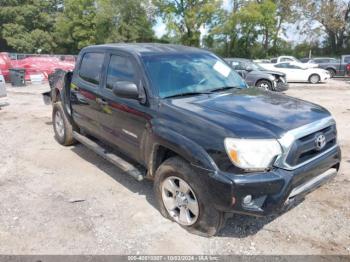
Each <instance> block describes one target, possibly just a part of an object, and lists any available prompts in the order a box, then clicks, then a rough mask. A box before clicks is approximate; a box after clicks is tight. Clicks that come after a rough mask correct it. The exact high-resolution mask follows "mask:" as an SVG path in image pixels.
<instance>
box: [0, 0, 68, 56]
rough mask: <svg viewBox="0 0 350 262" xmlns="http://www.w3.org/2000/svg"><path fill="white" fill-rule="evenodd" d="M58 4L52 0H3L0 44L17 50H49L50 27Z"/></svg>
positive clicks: (54, 46)
mask: <svg viewBox="0 0 350 262" xmlns="http://www.w3.org/2000/svg"><path fill="white" fill-rule="evenodd" d="M61 7H62V3H61V1H56V0H3V1H1V8H0V30H1V31H0V44H2V48H4V49H7V48H12V49H14V50H17V51H19V52H38V51H41V52H52V51H53V50H54V49H55V48H56V44H55V43H54V41H53V37H52V31H53V27H54V23H55V18H56V15H57V13H58V12H59V11H60V8H61Z"/></svg>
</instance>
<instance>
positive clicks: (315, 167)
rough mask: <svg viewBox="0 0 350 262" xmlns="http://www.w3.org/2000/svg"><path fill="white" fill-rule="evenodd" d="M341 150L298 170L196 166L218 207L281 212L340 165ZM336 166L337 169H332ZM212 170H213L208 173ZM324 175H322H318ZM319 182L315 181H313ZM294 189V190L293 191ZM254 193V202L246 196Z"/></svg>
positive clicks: (258, 212)
mask: <svg viewBox="0 0 350 262" xmlns="http://www.w3.org/2000/svg"><path fill="white" fill-rule="evenodd" d="M340 160H341V151H340V148H339V147H336V148H335V149H334V150H332V151H330V152H328V153H327V154H325V155H323V156H321V157H319V158H317V159H316V160H314V161H312V162H310V163H308V164H306V165H304V166H302V167H300V168H297V169H295V170H284V169H281V168H274V169H273V170H271V171H269V172H259V173H247V174H244V175H235V174H230V173H225V172H215V173H210V172H209V171H205V170H203V169H201V168H198V167H197V168H196V169H197V170H196V171H197V172H198V173H201V174H202V176H201V177H202V178H203V179H201V183H202V186H205V187H207V192H208V199H210V200H211V203H212V204H213V205H214V207H215V208H216V209H218V210H221V211H225V212H235V213H242V214H247V215H255V216H265V215H269V214H273V213H278V212H280V211H281V210H283V209H284V208H286V207H287V206H288V205H291V204H293V201H294V200H297V199H298V198H303V197H304V196H305V195H306V194H307V193H309V192H311V191H312V190H314V189H316V188H317V187H319V186H320V185H321V184H323V183H325V182H326V181H327V179H329V178H331V177H332V175H329V176H325V175H323V177H322V176H320V175H321V174H325V172H326V173H331V172H330V171H329V170H335V172H333V173H332V174H333V175H335V174H336V172H337V170H338V169H339V165H340ZM332 168H333V169H332ZM208 172H209V174H208ZM317 177H318V178H322V179H317ZM310 181H311V182H315V183H311V182H310ZM291 193H292V194H291ZM247 195H251V196H252V202H251V203H250V204H243V199H244V198H245V197H246V196H247Z"/></svg>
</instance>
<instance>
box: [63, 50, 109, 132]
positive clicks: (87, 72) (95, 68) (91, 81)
mask: <svg viewBox="0 0 350 262" xmlns="http://www.w3.org/2000/svg"><path fill="white" fill-rule="evenodd" d="M104 59H105V53H104V52H94V51H91V52H90V51H87V52H86V53H84V54H82V58H81V60H80V64H79V65H77V68H76V70H75V71H74V75H73V79H72V83H71V89H70V94H71V105H72V113H73V118H74V121H75V122H76V123H77V124H78V125H79V127H81V128H82V129H84V130H85V131H87V132H88V133H91V134H93V135H96V136H99V134H100V126H99V117H100V115H101V107H100V104H99V98H100V95H101V90H100V85H101V80H102V72H103V64H104Z"/></svg>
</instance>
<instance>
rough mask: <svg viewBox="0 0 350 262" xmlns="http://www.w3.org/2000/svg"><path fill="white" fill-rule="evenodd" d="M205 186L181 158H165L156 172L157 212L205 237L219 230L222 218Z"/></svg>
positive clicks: (221, 213)
mask: <svg viewBox="0 0 350 262" xmlns="http://www.w3.org/2000/svg"><path fill="white" fill-rule="evenodd" d="M205 190H206V189H205V188H203V187H201V186H200V183H199V181H198V177H197V176H196V174H195V172H194V171H193V169H192V168H191V166H190V165H189V163H188V162H186V161H185V160H183V159H182V158H179V157H172V158H169V159H167V160H166V161H165V162H164V163H163V164H161V166H160V167H159V168H158V170H157V172H156V175H155V181H154V192H155V196H156V200H157V203H158V207H159V211H160V213H161V214H162V215H163V216H164V217H166V218H168V219H170V220H172V221H174V222H176V223H178V224H179V225H180V226H181V227H183V228H185V229H186V230H187V231H189V232H191V233H194V234H198V235H201V236H207V237H208V236H213V235H215V234H217V233H218V232H219V230H220V229H221V227H222V226H223V224H224V222H225V221H224V220H225V219H224V213H223V212H220V211H218V210H216V209H215V208H214V207H213V206H212V204H211V201H210V199H208V196H207V195H208V194H207V193H206V191H205Z"/></svg>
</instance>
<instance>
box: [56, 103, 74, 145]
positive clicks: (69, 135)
mask: <svg viewBox="0 0 350 262" xmlns="http://www.w3.org/2000/svg"><path fill="white" fill-rule="evenodd" d="M52 123H53V129H54V131H55V138H56V140H57V141H58V143H60V144H61V145H64V146H70V145H72V144H74V143H75V140H74V138H73V127H72V125H71V123H70V122H69V120H68V118H67V116H66V114H65V112H64V110H63V107H62V103H61V102H56V103H54V104H53V109H52Z"/></svg>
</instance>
